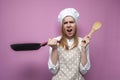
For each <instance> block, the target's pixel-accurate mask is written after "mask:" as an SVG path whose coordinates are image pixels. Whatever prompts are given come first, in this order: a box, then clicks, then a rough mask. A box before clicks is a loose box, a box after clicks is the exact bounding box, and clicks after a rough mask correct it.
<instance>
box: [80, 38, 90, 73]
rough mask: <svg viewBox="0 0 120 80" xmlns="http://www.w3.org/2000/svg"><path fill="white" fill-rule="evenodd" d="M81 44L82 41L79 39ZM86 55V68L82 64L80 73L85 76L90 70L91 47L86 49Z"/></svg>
mask: <svg viewBox="0 0 120 80" xmlns="http://www.w3.org/2000/svg"><path fill="white" fill-rule="evenodd" d="M79 40H80V42H81V40H82V39H79ZM79 47H80V49H81V46H80V44H79ZM86 54H87V63H86V65H85V66H83V65H82V64H81V63H80V72H81V73H82V74H83V75H84V74H86V73H87V71H88V70H89V69H90V66H91V65H90V56H89V45H88V46H87V47H86Z"/></svg>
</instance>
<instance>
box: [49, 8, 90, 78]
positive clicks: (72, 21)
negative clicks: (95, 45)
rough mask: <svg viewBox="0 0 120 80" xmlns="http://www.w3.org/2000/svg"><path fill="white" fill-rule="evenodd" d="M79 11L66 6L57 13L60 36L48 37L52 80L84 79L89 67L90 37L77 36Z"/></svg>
mask: <svg viewBox="0 0 120 80" xmlns="http://www.w3.org/2000/svg"><path fill="white" fill-rule="evenodd" d="M78 19H79V13H78V12H77V11H76V10H75V9H74V8H66V9H64V10H62V11H61V12H60V14H59V15H58V20H59V22H60V23H61V26H62V28H61V36H59V37H56V38H53V39H49V40H48V45H49V46H50V51H49V53H50V56H49V61H48V67H49V70H50V71H51V72H52V73H53V74H54V76H53V77H52V80H84V78H83V75H84V74H85V73H87V71H88V70H89V69H90V59H89V51H88V44H89V41H90V37H89V36H86V37H84V38H83V39H82V38H80V37H78V34H77V22H78Z"/></svg>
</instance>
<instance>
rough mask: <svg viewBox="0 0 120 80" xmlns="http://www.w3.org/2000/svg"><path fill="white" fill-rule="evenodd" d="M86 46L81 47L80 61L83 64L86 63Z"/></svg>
mask: <svg viewBox="0 0 120 80" xmlns="http://www.w3.org/2000/svg"><path fill="white" fill-rule="evenodd" d="M86 52H87V51H86V48H85V47H81V63H82V65H83V66H85V65H86V64H87V54H86Z"/></svg>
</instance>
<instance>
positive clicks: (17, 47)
mask: <svg viewBox="0 0 120 80" xmlns="http://www.w3.org/2000/svg"><path fill="white" fill-rule="evenodd" d="M101 26H102V23H101V22H99V21H97V22H95V23H94V24H93V26H92V29H91V31H90V32H89V34H88V36H89V37H90V38H91V37H92V35H93V33H94V32H96V31H97V30H99V29H100V28H101ZM58 42H59V41H58ZM46 45H47V42H43V43H16V44H11V45H10V46H11V48H12V49H13V50H14V51H29V50H38V49H40V48H41V47H43V46H46Z"/></svg>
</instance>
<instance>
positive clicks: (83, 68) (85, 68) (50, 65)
mask: <svg viewBox="0 0 120 80" xmlns="http://www.w3.org/2000/svg"><path fill="white" fill-rule="evenodd" d="M55 39H57V40H58V41H59V40H60V39H61V36H59V37H56V38H55ZM81 41H82V38H80V37H79V44H78V47H79V48H80V50H81ZM67 42H68V46H71V45H72V44H73V42H74V40H73V39H71V40H68V39H67ZM51 52H52V48H51V47H50V49H49V60H48V68H49V70H50V71H51V72H52V73H53V74H55V73H56V72H57V71H58V69H59V61H57V64H56V65H54V64H53V63H52V61H51ZM86 54H87V63H86V65H85V66H83V65H82V64H81V63H80V72H81V73H82V74H85V73H87V71H88V70H89V69H90V57H89V48H88V46H87V47H86Z"/></svg>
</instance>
